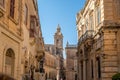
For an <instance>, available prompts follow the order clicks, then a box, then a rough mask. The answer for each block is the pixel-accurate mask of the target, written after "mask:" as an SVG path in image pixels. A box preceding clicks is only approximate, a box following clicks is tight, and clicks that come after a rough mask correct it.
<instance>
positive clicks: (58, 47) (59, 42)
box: [45, 25, 64, 80]
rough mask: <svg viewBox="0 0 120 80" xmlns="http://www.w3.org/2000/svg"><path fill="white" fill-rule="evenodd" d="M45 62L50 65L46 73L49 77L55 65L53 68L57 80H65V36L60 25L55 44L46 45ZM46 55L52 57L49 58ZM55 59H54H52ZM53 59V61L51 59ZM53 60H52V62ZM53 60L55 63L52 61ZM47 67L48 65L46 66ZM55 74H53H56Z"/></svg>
mask: <svg viewBox="0 0 120 80" xmlns="http://www.w3.org/2000/svg"><path fill="white" fill-rule="evenodd" d="M45 51H46V52H45V59H46V60H45V61H46V63H48V64H50V65H49V67H46V68H47V69H45V70H46V72H48V73H46V74H47V76H48V74H50V73H49V71H48V70H50V69H51V66H52V64H54V65H53V66H54V67H52V68H53V69H54V70H53V72H54V73H57V74H56V75H55V78H56V79H57V80H60V79H61V78H62V79H63V60H64V59H63V35H62V33H61V28H60V26H59V25H58V26H57V31H56V33H55V35H54V44H45ZM46 55H51V56H49V58H48V57H47V56H46ZM46 57H47V58H46ZM52 57H54V58H52ZM51 58H52V59H51ZM50 59H51V60H50ZM52 60H53V61H52ZM45 66H47V65H45ZM54 73H53V74H54Z"/></svg>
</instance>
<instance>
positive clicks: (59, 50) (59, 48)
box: [54, 24, 63, 57]
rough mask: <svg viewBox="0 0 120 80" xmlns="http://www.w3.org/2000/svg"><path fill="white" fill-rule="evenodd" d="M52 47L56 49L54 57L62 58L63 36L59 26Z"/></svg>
mask: <svg viewBox="0 0 120 80" xmlns="http://www.w3.org/2000/svg"><path fill="white" fill-rule="evenodd" d="M54 45H55V47H56V55H59V56H61V57H63V35H62V33H61V28H60V25H59V24H58V26H57V31H56V33H55V35H54Z"/></svg>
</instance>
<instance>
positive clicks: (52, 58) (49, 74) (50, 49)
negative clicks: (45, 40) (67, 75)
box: [44, 44, 58, 80]
mask: <svg viewBox="0 0 120 80" xmlns="http://www.w3.org/2000/svg"><path fill="white" fill-rule="evenodd" d="M56 57H57V55H56V53H55V47H54V45H51V44H45V64H44V69H45V78H46V80H47V79H52V80H55V79H57V62H58V60H57V58H56Z"/></svg>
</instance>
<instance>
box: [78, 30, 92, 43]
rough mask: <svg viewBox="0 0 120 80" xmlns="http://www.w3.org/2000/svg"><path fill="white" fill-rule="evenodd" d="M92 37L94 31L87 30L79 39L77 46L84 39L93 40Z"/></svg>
mask: <svg viewBox="0 0 120 80" xmlns="http://www.w3.org/2000/svg"><path fill="white" fill-rule="evenodd" d="M93 36H94V30H87V31H86V32H85V33H84V34H83V35H82V36H81V37H80V39H79V41H78V45H80V44H81V43H82V42H83V41H85V40H86V39H90V38H93Z"/></svg>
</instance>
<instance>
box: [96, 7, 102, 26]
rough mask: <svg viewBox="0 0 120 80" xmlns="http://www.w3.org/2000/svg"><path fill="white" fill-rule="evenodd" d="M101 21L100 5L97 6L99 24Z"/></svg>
mask: <svg viewBox="0 0 120 80" xmlns="http://www.w3.org/2000/svg"><path fill="white" fill-rule="evenodd" d="M100 21H101V9H100V6H98V7H97V24H99V23H100Z"/></svg>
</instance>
